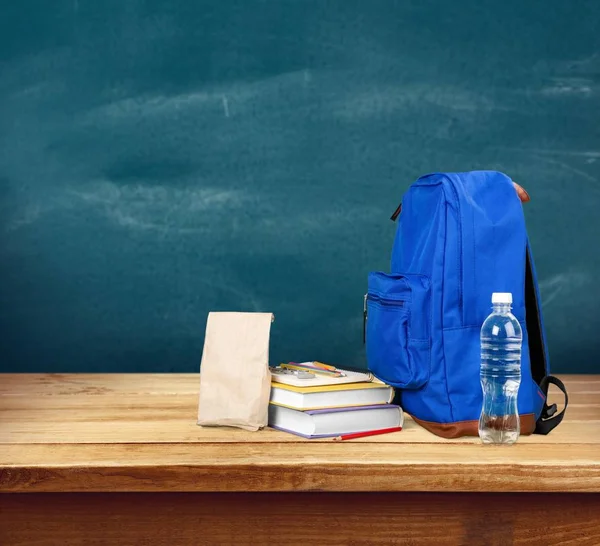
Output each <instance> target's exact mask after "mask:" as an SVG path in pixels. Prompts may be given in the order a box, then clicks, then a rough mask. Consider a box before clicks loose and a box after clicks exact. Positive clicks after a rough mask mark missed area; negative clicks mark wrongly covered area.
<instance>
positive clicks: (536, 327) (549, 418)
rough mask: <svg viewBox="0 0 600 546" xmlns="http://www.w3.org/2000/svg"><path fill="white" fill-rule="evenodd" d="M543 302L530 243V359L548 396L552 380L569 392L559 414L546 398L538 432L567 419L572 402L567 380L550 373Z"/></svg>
mask: <svg viewBox="0 0 600 546" xmlns="http://www.w3.org/2000/svg"><path fill="white" fill-rule="evenodd" d="M540 307H541V306H540V302H539V301H538V292H537V290H536V288H535V273H534V269H533V264H532V258H531V251H530V249H529V244H528V245H527V256H526V264H525V319H526V324H527V334H528V338H529V361H530V363H531V375H532V377H533V380H534V381H535V382H536V383H537V384H538V385H539V387H540V390H541V391H542V392H543V393H544V398H545V399H547V398H548V387H549V386H550V384H552V385H556V386H557V387H558V388H559V389H560V390H561V391H562V392H563V393H564V395H565V407H564V408H563V410H562V411H561V412H560V413H559V414H556V409H557V408H556V404H551V405H548V404H547V403H546V402H544V407H543V408H542V413H541V414H540V417H539V419H538V420H537V423H536V425H535V431H534V433H535V434H548V433H549V432H550V431H551V430H552V429H554V428H556V427H557V426H558V425H559V424H560V422H561V421H562V420H563V417H564V415H565V410H566V409H567V405H568V403H569V396H568V394H567V389H566V388H565V386H564V384H563V382H562V381H561V380H560V379H558V378H556V377H554V376H552V375H546V373H547V369H548V366H547V359H548V356H547V354H546V344H545V342H544V332H543V331H542V320H541V316H540V313H541V310H540Z"/></svg>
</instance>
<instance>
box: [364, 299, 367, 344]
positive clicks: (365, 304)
mask: <svg viewBox="0 0 600 546" xmlns="http://www.w3.org/2000/svg"><path fill="white" fill-rule="evenodd" d="M366 342H367V294H365V297H364V300H363V345H364V344H365V343H366Z"/></svg>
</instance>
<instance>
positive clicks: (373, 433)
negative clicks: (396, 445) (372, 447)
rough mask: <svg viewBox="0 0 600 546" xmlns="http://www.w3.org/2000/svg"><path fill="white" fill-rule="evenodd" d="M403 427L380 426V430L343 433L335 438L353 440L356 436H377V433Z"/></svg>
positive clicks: (396, 430)
mask: <svg viewBox="0 0 600 546" xmlns="http://www.w3.org/2000/svg"><path fill="white" fill-rule="evenodd" d="M401 430H402V427H392V428H380V429H378V430H368V431H366V432H355V433H353V434H343V435H342V436H336V437H335V438H334V440H338V441H339V440H353V439H354V438H365V437H366V436H375V435H377V434H387V433H388V432H400V431H401Z"/></svg>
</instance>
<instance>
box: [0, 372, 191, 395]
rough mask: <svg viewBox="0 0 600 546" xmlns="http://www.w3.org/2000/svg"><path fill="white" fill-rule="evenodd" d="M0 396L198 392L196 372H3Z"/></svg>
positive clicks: (174, 393)
mask: <svg viewBox="0 0 600 546" xmlns="http://www.w3.org/2000/svg"><path fill="white" fill-rule="evenodd" d="M0 377H1V380H0V396H2V395H11V396H14V395H19V394H24V395H36V396H54V395H56V394H69V395H82V394H83V395H90V396H93V395H102V394H108V393H111V392H112V393H120V394H128V393H130V394H149V395H150V394H170V395H174V396H177V395H179V394H197V393H198V392H199V386H200V374H199V373H193V374H192V373H182V374H170V373H164V374H136V373H129V374H127V373H124V374H120V373H119V374H117V373H114V374H86V373H81V374H79V373H78V374H2V375H1V376H0Z"/></svg>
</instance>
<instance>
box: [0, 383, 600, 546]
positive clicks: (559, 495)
mask: <svg viewBox="0 0 600 546" xmlns="http://www.w3.org/2000/svg"><path fill="white" fill-rule="evenodd" d="M562 379H563V381H564V382H565V383H566V385H567V388H568V390H569V394H570V405H569V409H568V411H567V416H566V418H565V420H564V421H563V423H562V425H560V427H559V428H557V429H556V430H554V431H553V432H552V433H551V434H550V435H549V436H546V437H543V436H531V437H522V438H521V439H520V440H519V442H518V443H517V444H516V445H514V446H510V447H506V446H483V445H481V444H479V443H478V440H477V439H475V438H468V439H459V440H452V441H449V440H443V439H441V438H437V437H435V436H433V435H432V434H430V433H428V432H426V431H425V430H423V429H422V428H420V427H419V426H417V425H416V424H415V423H414V422H412V421H411V420H410V419H407V422H406V423H405V429H404V430H403V431H402V432H399V433H394V434H391V435H386V436H376V437H371V438H363V439H360V440H355V441H351V442H333V441H331V440H312V441H310V440H303V439H301V438H298V437H296V436H293V435H289V434H285V433H282V432H277V431H274V430H271V429H266V430H264V431H260V432H245V431H242V430H235V429H223V428H201V427H198V426H197V425H196V413H197V404H198V398H197V396H198V394H197V393H198V384H199V375H198V374H177V375H174V374H169V375H159V374H156V375H146V374H142V375H140V374H129V375H128V374H124V375H121V374H119V375H116V374H115V375H81V374H75V375H56V374H52V375H19V374H16V375H0V544H2V546H8V545H13V544H36V545H38V544H61V545H63V544H86V545H91V544H112V545H120V544H134V543H135V544H169V545H171V546H172V545H175V544H194V545H197V544H210V545H213V544H288V543H292V544H303V545H305V544H313V545H315V546H318V545H329V544H393V543H397V544H402V543H406V544H436V545H437V544H475V545H477V544H501V545H507V544H513V543H514V544H589V545H598V544H600V376H575V375H572V376H563V377H562ZM557 399H558V397H557Z"/></svg>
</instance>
